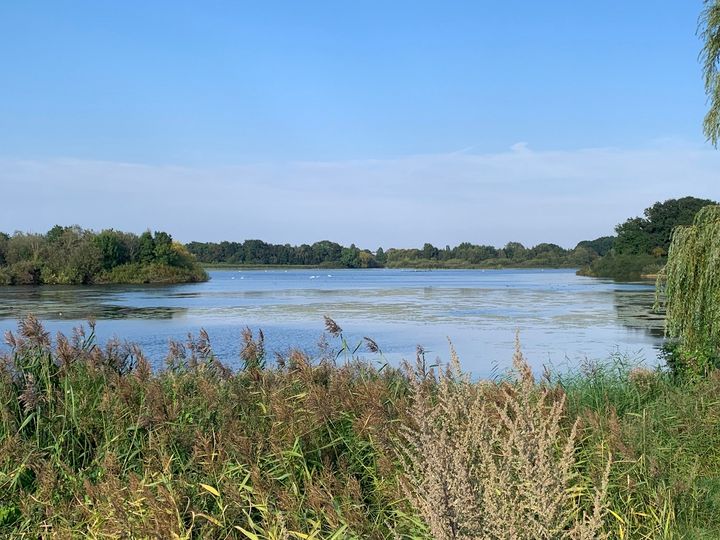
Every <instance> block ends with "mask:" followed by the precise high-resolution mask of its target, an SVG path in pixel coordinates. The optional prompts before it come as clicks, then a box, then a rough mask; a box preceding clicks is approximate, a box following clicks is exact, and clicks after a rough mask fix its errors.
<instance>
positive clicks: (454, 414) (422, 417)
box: [401, 344, 609, 540]
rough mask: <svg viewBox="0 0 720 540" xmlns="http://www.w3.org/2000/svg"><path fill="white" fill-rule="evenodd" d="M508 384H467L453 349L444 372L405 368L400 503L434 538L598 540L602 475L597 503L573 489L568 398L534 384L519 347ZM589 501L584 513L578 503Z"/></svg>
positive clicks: (592, 496) (573, 436) (603, 488)
mask: <svg viewBox="0 0 720 540" xmlns="http://www.w3.org/2000/svg"><path fill="white" fill-rule="evenodd" d="M513 365H514V371H515V376H516V378H515V381H514V382H512V383H500V384H489V383H478V384H473V383H472V382H470V380H469V379H468V376H467V375H466V374H464V373H463V372H462V371H461V369H460V363H459V360H458V357H457V354H456V353H455V351H454V349H452V348H451V361H450V364H449V366H448V367H447V369H445V370H444V371H437V372H436V371H435V370H430V371H429V372H428V371H427V370H426V368H425V366H424V365H423V364H422V362H421V357H420V356H419V357H418V362H417V365H416V366H415V367H413V368H410V367H407V371H408V376H409V378H410V381H411V386H412V391H413V395H414V396H415V399H414V402H413V404H412V405H411V406H410V418H409V421H408V423H407V426H406V428H405V430H404V445H405V446H404V449H403V450H402V451H401V453H402V455H403V458H404V459H405V462H406V464H407V471H408V472H407V475H406V484H405V487H406V494H407V496H408V498H409V499H410V501H411V502H412V504H413V506H414V507H415V508H416V510H417V511H418V512H419V514H420V515H421V516H422V517H423V519H424V520H425V522H426V523H427V526H428V528H429V530H430V533H431V535H432V537H433V538H436V539H437V540H446V539H448V540H449V539H458V540H460V539H463V540H470V539H473V540H474V539H480V538H483V539H505V538H508V539H509V538H513V539H528V540H530V539H533V540H536V539H559V538H577V539H590V538H601V537H602V533H601V529H602V522H603V517H604V513H605V507H604V504H603V503H604V499H605V493H606V491H607V483H608V480H607V479H608V475H609V468H608V469H607V471H606V474H605V477H604V478H603V480H602V481H601V483H600V484H601V485H600V487H599V488H597V489H596V490H595V491H594V493H591V494H589V497H588V493H587V492H585V490H584V488H582V486H580V485H578V483H577V482H576V481H575V480H576V474H575V470H576V465H577V464H576V460H575V442H576V441H575V439H576V432H577V422H575V423H574V424H573V427H572V429H571V430H570V432H569V433H565V432H564V431H563V429H562V420H563V414H564V404H565V397H564V394H562V393H558V392H556V391H554V390H552V389H550V388H548V387H547V386H543V385H539V384H536V382H535V380H534V377H533V374H532V371H531V369H530V367H529V365H528V364H527V362H526V361H525V359H524V358H523V355H522V353H521V351H520V347H519V344H518V345H517V347H516V352H515V356H514V360H513ZM588 498H589V499H591V500H592V502H591V503H590V504H589V505H586V506H590V509H589V511H587V510H584V509H583V505H582V504H581V502H582V499H585V500H587V499H588Z"/></svg>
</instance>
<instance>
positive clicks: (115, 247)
mask: <svg viewBox="0 0 720 540" xmlns="http://www.w3.org/2000/svg"><path fill="white" fill-rule="evenodd" d="M93 241H94V243H95V245H96V246H97V247H98V249H99V250H100V256H101V258H102V267H103V268H104V269H105V270H110V269H111V268H114V267H116V266H119V265H121V264H125V263H126V262H128V261H129V256H128V251H127V245H126V244H125V243H124V242H123V239H122V237H121V236H120V235H119V234H118V233H116V232H115V231H113V230H112V229H108V230H105V231H102V232H100V233H99V234H98V235H97V236H95V238H94V240H93Z"/></svg>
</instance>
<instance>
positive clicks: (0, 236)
mask: <svg viewBox="0 0 720 540" xmlns="http://www.w3.org/2000/svg"><path fill="white" fill-rule="evenodd" d="M9 241H10V236H8V235H7V234H5V233H4V232H0V266H3V265H5V253H6V252H7V245H8V242H9Z"/></svg>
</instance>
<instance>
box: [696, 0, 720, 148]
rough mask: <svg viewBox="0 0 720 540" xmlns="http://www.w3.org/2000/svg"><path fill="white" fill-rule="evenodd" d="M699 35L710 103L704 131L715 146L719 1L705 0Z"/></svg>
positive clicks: (719, 128) (719, 110)
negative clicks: (701, 42) (701, 40)
mask: <svg viewBox="0 0 720 540" xmlns="http://www.w3.org/2000/svg"><path fill="white" fill-rule="evenodd" d="M700 34H701V37H702V39H703V42H704V43H703V49H702V52H701V54H700V57H701V59H702V63H703V74H704V76H705V93H706V94H707V96H708V101H709V102H710V108H709V109H708V112H707V114H706V115H705V122H704V130H705V135H706V136H707V138H708V140H710V142H712V143H713V144H714V145H715V146H717V143H718V139H720V69H719V68H720V0H705V9H704V10H703V13H702V15H701V17H700Z"/></svg>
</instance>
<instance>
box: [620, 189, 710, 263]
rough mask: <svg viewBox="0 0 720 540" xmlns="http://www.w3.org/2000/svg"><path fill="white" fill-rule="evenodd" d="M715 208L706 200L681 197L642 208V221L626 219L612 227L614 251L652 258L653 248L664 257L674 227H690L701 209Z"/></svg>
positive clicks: (637, 218)
mask: <svg viewBox="0 0 720 540" xmlns="http://www.w3.org/2000/svg"><path fill="white" fill-rule="evenodd" d="M711 204H716V203H715V201H711V200H709V199H698V198H696V197H682V198H680V199H668V200H666V201H664V202H656V203H655V204H653V205H652V206H651V207H649V208H646V209H645V212H644V217H634V218H630V219H628V220H627V221H625V222H624V223H621V224H619V225H618V226H617V227H615V231H616V232H617V238H616V239H615V243H614V248H615V251H616V252H617V253H618V254H622V255H639V254H652V253H653V250H654V249H655V248H661V249H662V250H663V251H664V252H665V253H667V251H668V248H669V247H670V239H671V238H672V232H673V229H674V228H675V227H677V226H678V225H690V224H691V223H692V222H693V218H694V217H695V214H697V212H698V210H700V209H701V208H703V207H705V206H708V205H711Z"/></svg>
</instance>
